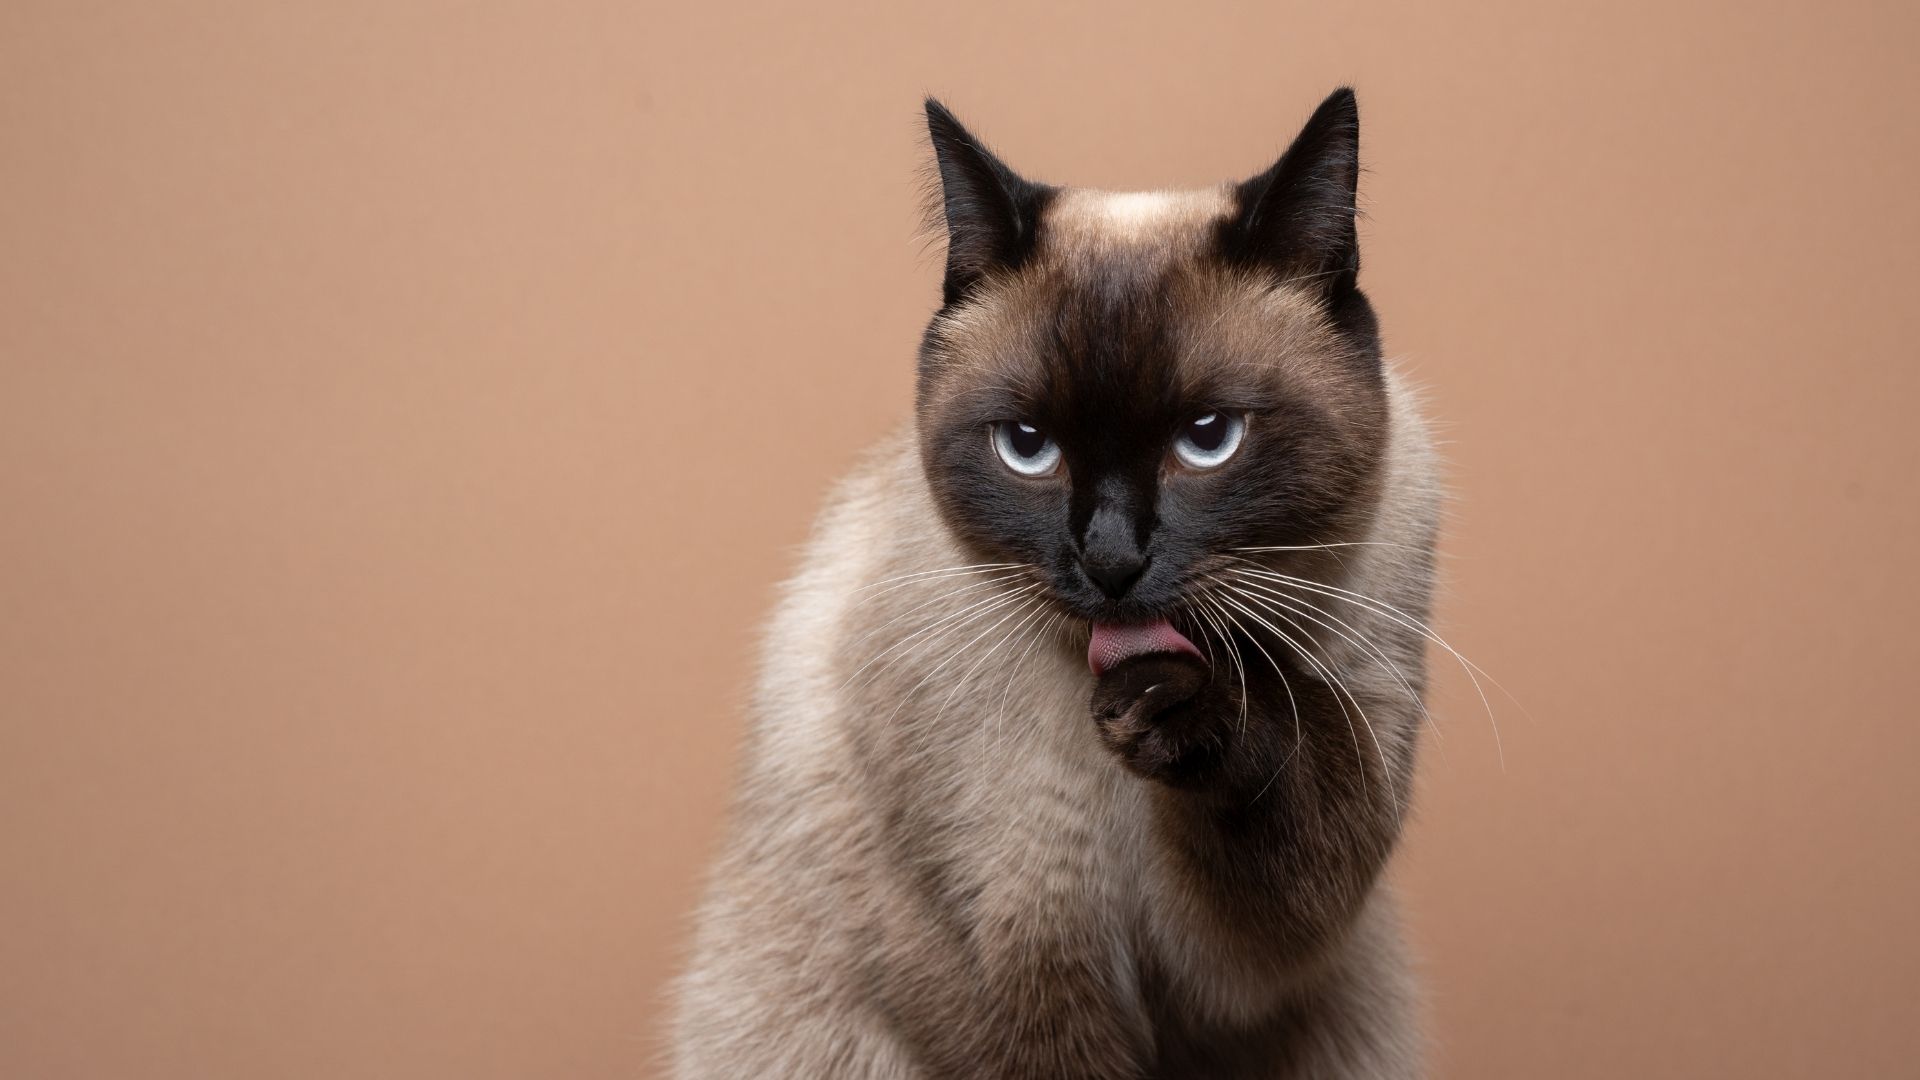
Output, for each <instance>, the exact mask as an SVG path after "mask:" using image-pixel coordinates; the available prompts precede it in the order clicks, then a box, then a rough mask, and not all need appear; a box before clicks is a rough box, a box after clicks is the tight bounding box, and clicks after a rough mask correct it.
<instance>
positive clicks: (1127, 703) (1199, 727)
mask: <svg viewBox="0 0 1920 1080" xmlns="http://www.w3.org/2000/svg"><path fill="white" fill-rule="evenodd" d="M1209 682H1210V673H1209V672H1208V670H1207V666H1206V665H1205V664H1203V663H1200V662H1199V661H1196V660H1194V659H1192V658H1191V657H1186V656H1176V655H1160V654H1155V655H1151V656H1141V657H1137V658H1135V659H1132V660H1128V661H1126V662H1124V663H1122V664H1120V665H1119V666H1117V667H1114V668H1111V669H1109V670H1108V671H1107V673H1106V674H1105V675H1102V676H1101V677H1100V679H1099V681H1098V682H1096V683H1095V684H1094V688H1093V701H1092V703H1091V708H1092V711H1093V722H1094V726H1095V727H1096V728H1097V729H1098V730H1099V732H1100V739H1101V741H1102V742H1104V743H1106V745H1107V748H1108V749H1110V750H1112V751H1113V752H1114V753H1115V754H1118V755H1119V756H1120V760H1121V761H1122V762H1123V763H1125V765H1126V766H1127V768H1129V769H1132V770H1133V771H1134V772H1136V773H1138V774H1140V775H1141V776H1144V777H1146V778H1148V779H1150V780H1158V781H1160V782H1162V783H1166V784H1171V785H1173V786H1175V787H1196V786H1199V785H1201V784H1202V783H1204V781H1205V778H1206V777H1207V776H1208V775H1209V774H1211V773H1212V772H1213V771H1214V770H1215V768H1216V767H1217V766H1218V765H1219V763H1220V761H1221V759H1222V758H1223V757H1224V756H1225V754H1226V750H1227V745H1228V740H1229V738H1230V737H1231V734H1232V728H1231V726H1230V725H1227V724H1224V723H1222V722H1221V721H1220V716H1221V713H1222V708H1221V704H1222V703H1221V702H1220V701H1219V700H1217V698H1218V697H1219V695H1216V694H1212V693H1209V692H1208V687H1209Z"/></svg>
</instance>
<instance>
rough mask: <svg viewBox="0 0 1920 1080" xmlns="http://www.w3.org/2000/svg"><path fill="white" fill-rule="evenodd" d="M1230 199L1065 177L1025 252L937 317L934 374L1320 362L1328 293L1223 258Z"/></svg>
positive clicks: (1217, 192)
mask: <svg viewBox="0 0 1920 1080" xmlns="http://www.w3.org/2000/svg"><path fill="white" fill-rule="evenodd" d="M1232 209H1233V202H1232V197H1231V194H1230V193H1229V192H1228V191H1227V190H1226V189H1224V188H1222V189H1214V190H1200V191H1170V192H1162V191H1155V192H1108V191H1095V190H1087V189H1074V188H1067V189H1062V190H1060V191H1059V192H1058V194H1057V196H1056V197H1055V198H1054V199H1053V200H1051V202H1050V203H1049V204H1048V205H1047V207H1046V208H1045V210H1044V212H1043V213H1042V215H1041V217H1040V220H1039V222H1038V223H1037V224H1038V229H1037V233H1038V242H1037V244H1036V247H1035V251H1034V254H1033V257H1032V258H1031V259H1030V260H1029V261H1028V262H1027V263H1026V265H1024V266H1023V267H1021V268H1020V269H1019V270H1018V271H1016V272H1014V273H1012V274H1009V275H1005V276H1002V277H999V278H997V279H995V280H994V281H992V282H991V283H990V284H989V285H987V286H986V287H984V288H982V289H980V290H978V291H977V292H976V293H975V294H974V295H973V296H971V297H969V298H968V299H967V300H966V301H964V302H962V303H960V304H958V305H956V306H954V307H953V308H951V309H949V310H947V311H946V312H944V313H942V315H941V316H940V317H939V318H937V319H936V321H935V327H936V330H937V331H938V345H937V347H936V349H935V354H934V355H935V357H936V358H937V359H938V360H939V361H941V362H940V363H938V364H936V365H935V366H934V370H933V373H934V375H935V377H936V379H937V380H939V381H942V382H948V381H951V380H955V379H965V378H971V379H974V380H977V381H982V382H997V383H1008V384H1014V385H1035V384H1040V383H1053V384H1055V385H1058V383H1057V380H1054V379H1052V378H1050V376H1056V375H1059V374H1062V373H1063V372H1065V373H1067V374H1083V375H1093V374H1096V373H1103V374H1104V375H1106V376H1112V375H1115V374H1128V375H1137V376H1139V377H1141V378H1142V379H1144V380H1147V381H1154V380H1159V379H1162V378H1163V377H1164V375H1165V374H1166V369H1165V367H1164V365H1167V364H1170V363H1171V364H1181V366H1182V367H1184V368H1185V369H1186V370H1184V371H1182V372H1180V374H1182V375H1185V376H1194V377H1198V376H1204V375H1206V374H1207V372H1206V371H1205V370H1203V369H1204V368H1208V367H1214V366H1219V365H1229V366H1237V367H1240V368H1246V367H1248V366H1249V365H1250V364H1251V363H1252V362H1255V361H1283V362H1284V361H1286V360H1288V359H1290V358H1294V357H1305V358H1306V359H1305V361H1304V362H1306V363H1312V354H1315V353H1319V352H1325V351H1326V350H1327V348H1328V346H1329V345H1330V340H1331V339H1330V336H1329V334H1328V328H1327V326H1326V322H1325V319H1324V317H1323V313H1322V312H1321V310H1320V308H1319V305H1318V304H1316V303H1315V302H1314V300H1313V299H1312V298H1311V297H1310V296H1309V295H1308V294H1307V293H1305V292H1302V291H1299V290H1297V289H1294V288H1290V287H1287V286H1283V285H1277V284H1276V283H1274V282H1273V281H1272V280H1271V278H1269V277H1267V276H1265V275H1263V274H1260V273H1257V272H1248V271H1246V270H1244V269H1240V268H1236V267H1233V266H1230V265H1228V264H1227V263H1225V262H1224V261H1223V260H1222V259H1221V258H1220V254H1219V251H1218V232H1219V227H1220V224H1221V222H1222V221H1224V220H1225V219H1226V218H1227V216H1228V215H1229V214H1230V213H1231V212H1232ZM1075 369H1081V370H1075ZM1096 369H1097V370H1096ZM1128 369H1131V370H1128ZM1078 381H1081V382H1084V381H1086V380H1078ZM1107 381H1110V379H1109V380H1107Z"/></svg>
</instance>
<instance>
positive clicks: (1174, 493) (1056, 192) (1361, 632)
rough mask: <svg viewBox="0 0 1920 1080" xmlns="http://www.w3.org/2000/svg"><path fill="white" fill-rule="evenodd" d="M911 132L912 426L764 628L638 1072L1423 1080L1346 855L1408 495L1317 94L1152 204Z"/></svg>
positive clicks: (1395, 699) (970, 141)
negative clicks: (1261, 164) (1255, 147)
mask: <svg viewBox="0 0 1920 1080" xmlns="http://www.w3.org/2000/svg"><path fill="white" fill-rule="evenodd" d="M926 112H927V121H928V131H929V135H930V139H931V142H932V148H933V160H934V163H935V167H936V172H937V192H938V199H937V200H936V203H935V206H934V208H933V211H932V213H933V215H934V219H935V224H936V227H938V226H939V225H941V224H944V230H945V234H946V241H947V247H946V259H945V275H944V280H943V282H942V303H941V306H940V308H939V310H938V311H937V312H936V313H935V314H934V316H933V318H932V320H931V322H930V324H929V326H928V327H927V330H926V333H925V336H924V339H923V342H922V345H921V348H920V355H919V367H918V384H917V389H916V399H915V405H914V412H913V416H912V420H911V423H910V424H908V425H906V426H904V427H902V428H901V429H900V430H898V431H897V432H895V433H894V434H893V435H892V436H891V437H890V438H888V439H887V440H886V441H884V442H883V443H881V444H880V445H879V446H878V447H877V448H876V449H874V450H873V451H872V452H871V453H870V454H869V455H868V456H867V457H866V458H865V459H864V460H863V461H862V463H861V464H860V465H859V466H858V467H857V468H856V469H855V471H854V472H853V474H852V475H851V477H850V478H848V479H847V480H845V481H844V482H843V483H841V484H840V485H839V487H838V488H837V490H836V491H835V493H834V494H833V496H832V497H831V499H830V501H829V503H828V505H827V507H826V509H825V511H824V513H823V514H822V516H821V518H820V520H819V522H818V524H817V527H816V531H815V533H814V536H813V539H812V541H811V544H810V546H809V547H808V548H807V549H806V552H805V555H804V558H803V562H802V567H801V569H800V571H799V573H798V575H797V576H796V577H795V578H794V579H793V580H792V581H791V582H790V583H789V584H788V586H787V587H786V591H785V594H784V597H783V599H782V600H781V602H780V604H779V607H778V612H777V614H776V615H775V616H774V617H773V620H772V622H771V625H770V626H769V628H768V630H767V633H766V639H765V647H764V658H763V674H762V677H761V681H760V683H759V687H758V691H757V694H756V696H755V698H754V701H753V706H752V723H751V729H750V733H749V738H748V745H747V747H746V750H745V762H744V765H743V776H742V779H741V782H740V785H739V788H738V792H737V796H736V802H735V805H734V808H733V812H732V817H731V824H730V830H729V833H728V836H727V839H726V841H725V847H724V851H723V852H722V853H721V855H720V856H719V859H718V861H717V864H716V866H715V868H714V871H713V875H712V879H711V883H710V886H709V889H708V892H707V895H706V899H705V902H704V904H703V906H702V907H701V909H700V912H699V915H698V926H697V933H696V941H695V945H694V948H693V955H692V959H691V963H690V966H689V969H688V970H687V972H686V973H685V974H684V976H683V977H682V978H681V980H680V981H679V982H678V983H677V985H676V997H677V1002H676V1006H677V1011H676V1016H675V1019H674V1022H673V1023H674V1028H673V1035H672V1054H673V1063H674V1068H675V1070H676V1072H677V1074H678V1075H679V1076H682V1077H686V1078H705V1077H730V1078H732V1077H749V1078H769V1077H861V1078H876V1080H878V1078H934V1077H1036V1078H1037V1077H1048V1078H1062V1077H1068V1078H1082V1077H1085V1078H1092V1077H1101V1078H1118V1077H1163V1078H1172V1077H1210V1078H1222V1077H1296V1076H1297V1077H1317V1078H1329V1077H1331V1078H1346V1077H1356V1078H1357V1077H1368V1078H1376V1080H1377V1078H1381V1077H1408V1076H1417V1075H1419V1074H1420V1071H1421V1052H1422V1040H1421V1037H1420V1034H1419V1024H1418V1021H1417V1013H1418V1008H1417V995H1416V989H1415V986H1414V983H1413V980H1412V979H1411V977H1410V973H1409V970H1408V967H1409V965H1408V961H1407V960H1406V958H1405V956H1404V953H1403V948H1402V945H1401V941H1400V934H1399V931H1398V929H1397V922H1396V915H1395V907H1394V901H1393V898H1392V897H1391V895H1390V892H1389V888H1388V886H1387V885H1386V884H1385V883H1384V882H1383V881H1382V879H1381V870H1382V867H1383V864H1384V862H1385V860H1386V859H1387V857H1388V854H1389V853H1390V851H1391V850H1392V848H1393V846H1394V843H1395V841H1396V839H1397V837H1398V835H1399V833H1400V830H1401V826H1402V822H1403V819H1404V816H1405V813H1406V803H1407V799H1408V796H1409V785H1410V781H1411V775H1412V771H1413V765H1414V760H1415V756H1416V744H1417V741H1418V739H1417V736H1418V734H1419V730H1420V727H1421V724H1422V721H1423V718H1424V714H1425V709H1424V706H1423V705H1422V698H1423V695H1424V692H1425V686H1426V667H1425V655H1424V653H1425V650H1424V644H1425V640H1426V638H1427V636H1428V632H1427V631H1426V630H1425V621H1424V620H1425V619H1426V614H1427V610H1428V604H1429V594H1430V591H1431V580H1432V575H1433V556H1432V552H1433V545H1434V537H1435V532H1436V522H1437V517H1438V513H1439V507H1440V502H1441V497H1440V488H1439V484H1438V481H1437V469H1436V461H1435V457H1434V452H1433V450H1432V448H1431V443H1430V440H1429V437H1428V434H1427V431H1426V428H1425V425H1424V422H1423V421H1422V419H1421V417H1420V414H1419V410H1418V408H1417V405H1416V401H1415V400H1414V396H1413V394H1412V392H1411V391H1410V390H1409V388H1408V387H1407V385H1406V384H1405V382H1404V380H1403V378H1402V377H1401V376H1400V375H1399V374H1397V373H1396V372H1395V371H1394V370H1393V369H1392V368H1391V367H1390V366H1388V365H1387V363H1386V362H1385V361H1384V359H1383V357H1382V354H1381V346H1380V337H1379V331H1378V327H1377V324H1376V320H1375V316H1374V312H1373V308H1372V306H1371V304H1370V303H1369V301H1368V300H1367V298H1366V296H1365V295H1364V294H1363V293H1362V292H1361V290H1360V288H1359V283H1358V274H1359V265H1360V263H1359V244H1358V238H1357V235H1356V230H1355V213H1356V211H1355V195H1356V188H1357V182H1358V176H1359V114H1358V110H1357V106H1356V104H1355V99H1354V95H1353V92H1352V91H1351V90H1349V89H1341V90H1339V91H1337V92H1335V93H1334V94H1333V95H1332V96H1331V97H1329V98H1327V99H1326V101H1325V102H1324V103H1323V104H1321V105H1320V106H1319V108H1318V109H1317V110H1316V111H1315V112H1314V113H1313V115H1312V117H1311V118H1310V119H1309V120H1308V121H1307V123H1306V125H1305V127H1304V128H1303V129H1302V130H1301V132H1300V134H1299V135H1298V137H1297V138H1296V139H1295V140H1294V141H1293V143H1292V144H1291V145H1290V146H1289V148H1288V149H1287V150H1286V151H1285V153H1284V154H1283V155H1282V156H1281V157H1280V159H1279V160H1278V161H1277V162H1276V163H1275V164H1274V165H1273V166H1272V167H1271V168H1269V169H1267V170H1266V171H1265V172H1263V173H1261V174H1260V175H1258V176H1256V177H1254V178H1253V179H1251V180H1248V181H1246V182H1244V183H1239V184H1230V185H1223V186H1221V187H1219V188H1216V189H1212V190H1205V191H1197V192H1183V193H1144V194H1112V193H1106V192H1100V191H1093V190H1084V189H1076V188H1071V187H1057V186H1052V185H1047V184H1042V183H1038V182H1035V181H1031V180H1028V179H1025V178H1023V177H1022V176H1020V175H1019V174H1017V173H1015V172H1014V171H1013V170H1012V169H1011V168H1009V167H1008V166H1007V165H1006V164H1005V163H1003V162H1002V161H1001V160H1000V159H999V158H998V157H996V156H995V155H994V154H992V153H991V152H990V151H989V150H988V149H987V148H986V147H985V146H984V145H983V144H982V143H981V142H980V141H979V140H978V139H976V138H974V136H973V135H972V134H970V133H969V132H968V131H967V130H966V129H965V128H964V127H962V126H961V124H960V123H959V121H957V120H956V119H955V118H954V117H953V115H952V114H951V113H949V112H948V111H947V110H946V109H945V108H944V107H943V106H941V105H940V104H939V103H938V102H937V101H935V100H933V99H931V98H929V99H928V100H927V102H926Z"/></svg>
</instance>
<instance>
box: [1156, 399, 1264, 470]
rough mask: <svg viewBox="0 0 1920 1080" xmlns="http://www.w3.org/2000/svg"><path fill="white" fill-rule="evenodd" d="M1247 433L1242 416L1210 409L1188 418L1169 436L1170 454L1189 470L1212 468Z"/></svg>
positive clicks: (1217, 465) (1218, 464)
mask: <svg viewBox="0 0 1920 1080" xmlns="http://www.w3.org/2000/svg"><path fill="white" fill-rule="evenodd" d="M1246 433H1247V421H1246V418H1245V417H1243V416H1238V415H1236V414H1234V413H1226V412H1210V413H1207V414H1205V415H1203V416H1198V417H1195V418H1194V419H1192V420H1189V421H1188V422H1187V424H1186V426H1185V427H1182V428H1181V429H1180V434H1178V435H1176V436H1174V439H1173V456H1174V457H1177V458H1179V459H1180V464H1182V465H1185V466H1186V467H1187V468H1189V469H1213V468H1218V467H1219V466H1221V465H1223V464H1225V463H1226V460H1227V459H1228V458H1230V457H1232V456H1233V452H1234V451H1235V450H1238V449H1240V439H1241V437H1242V436H1244V435H1245V434H1246Z"/></svg>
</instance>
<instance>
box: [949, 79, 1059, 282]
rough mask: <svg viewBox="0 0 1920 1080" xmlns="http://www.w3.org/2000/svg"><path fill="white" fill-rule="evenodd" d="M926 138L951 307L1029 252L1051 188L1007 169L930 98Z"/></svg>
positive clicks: (1032, 246) (1017, 263)
mask: <svg viewBox="0 0 1920 1080" xmlns="http://www.w3.org/2000/svg"><path fill="white" fill-rule="evenodd" d="M927 135H928V137H929V138H930V139H931V140H932V142H933V160H934V164H935V166H936V168H937V169H938V170H939V178H940V206H941V209H942V214H943V217H944V219H945V221H946V227H947V274H946V280H945V282H944V283H943V285H942V286H941V289H942V292H943V294H944V296H945V299H946V302H947V303H949V304H952V303H955V302H957V301H959V300H961V299H962V298H964V297H965V296H966V295H967V293H968V292H969V291H971V290H972V289H973V288H974V286H976V285H978V284H979V282H980V279H981V278H983V277H985V276H986V275H987V274H989V273H992V272H993V271H996V270H1010V269H1013V268H1014V267H1017V266H1019V265H1020V263H1021V262H1023V261H1024V260H1025V259H1026V258H1027V256H1028V255H1030V254H1031V253H1032V252H1033V248H1034V243H1035V240H1036V238H1037V235H1038V232H1037V230H1038V225H1039V216H1040V211H1041V210H1042V209H1044V207H1045V205H1046V202H1047V199H1048V197H1049V196H1050V195H1051V194H1052V191H1053V189H1052V188H1049V187H1047V186H1046V185H1045V184H1036V183H1034V182H1032V181H1030V180H1026V179H1023V178H1022V177H1021V176H1020V175H1019V174H1017V173H1015V172H1014V171H1013V170H1012V169H1009V168H1007V166H1006V164H1005V163H1004V162H1002V161H1001V160H1000V159H999V158H997V157H994V156H993V154H992V152H990V151H989V150H988V149H987V148H986V146H985V145H984V144H982V143H981V142H980V140H978V139H976V138H974V137H973V133H972V132H970V131H968V130H967V129H966V128H964V127H962V126H961V125H960V121H958V120H956V119H954V117H953V114H952V113H950V112H948V111H947V108H946V106H944V105H942V104H940V103H939V102H938V101H935V100H934V99H933V98H928V99H927Z"/></svg>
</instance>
